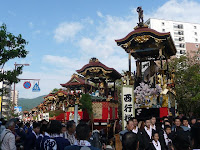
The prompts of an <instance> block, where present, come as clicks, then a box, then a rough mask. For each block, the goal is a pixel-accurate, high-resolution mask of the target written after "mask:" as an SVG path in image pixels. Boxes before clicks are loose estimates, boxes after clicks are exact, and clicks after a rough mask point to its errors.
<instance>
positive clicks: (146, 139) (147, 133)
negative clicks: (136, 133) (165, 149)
mask: <svg viewBox="0 0 200 150" xmlns="http://www.w3.org/2000/svg"><path fill="white" fill-rule="evenodd" d="M154 132H155V130H154V129H152V128H151V121H150V118H149V119H146V121H145V127H144V129H143V130H142V132H141V134H142V135H141V138H142V139H143V144H142V145H141V144H140V149H145V150H149V148H150V147H149V145H150V144H149V143H150V142H151V139H152V135H153V133H154Z"/></svg>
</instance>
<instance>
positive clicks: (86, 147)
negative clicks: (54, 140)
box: [64, 123, 99, 150]
mask: <svg viewBox="0 0 200 150" xmlns="http://www.w3.org/2000/svg"><path fill="white" fill-rule="evenodd" d="M90 136H91V131H90V127H89V125H87V124H86V123H79V124H78V125H77V127H76V137H77V141H76V142H75V143H74V145H71V146H67V147H65V149H64V150H99V149H98V148H95V147H93V146H91V144H90V143H89V142H88V140H89V138H90Z"/></svg>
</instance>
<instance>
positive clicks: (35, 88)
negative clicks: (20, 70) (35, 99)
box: [32, 83, 40, 92]
mask: <svg viewBox="0 0 200 150" xmlns="http://www.w3.org/2000/svg"><path fill="white" fill-rule="evenodd" d="M32 91H33V92H40V87H39V85H38V84H37V83H35V85H34V86H33V89H32Z"/></svg>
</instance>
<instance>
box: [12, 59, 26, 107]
mask: <svg viewBox="0 0 200 150" xmlns="http://www.w3.org/2000/svg"><path fill="white" fill-rule="evenodd" d="M14 65H15V71H16V69H17V66H30V65H29V64H17V63H16V62H15V64H14ZM13 104H14V105H15V83H14V90H13ZM13 109H14V108H13Z"/></svg>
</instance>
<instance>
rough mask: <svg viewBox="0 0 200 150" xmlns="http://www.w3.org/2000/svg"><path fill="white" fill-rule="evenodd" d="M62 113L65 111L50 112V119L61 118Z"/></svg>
mask: <svg viewBox="0 0 200 150" xmlns="http://www.w3.org/2000/svg"><path fill="white" fill-rule="evenodd" d="M61 113H64V111H63V110H55V111H50V112H49V117H54V116H59V115H60V114H61Z"/></svg>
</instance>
